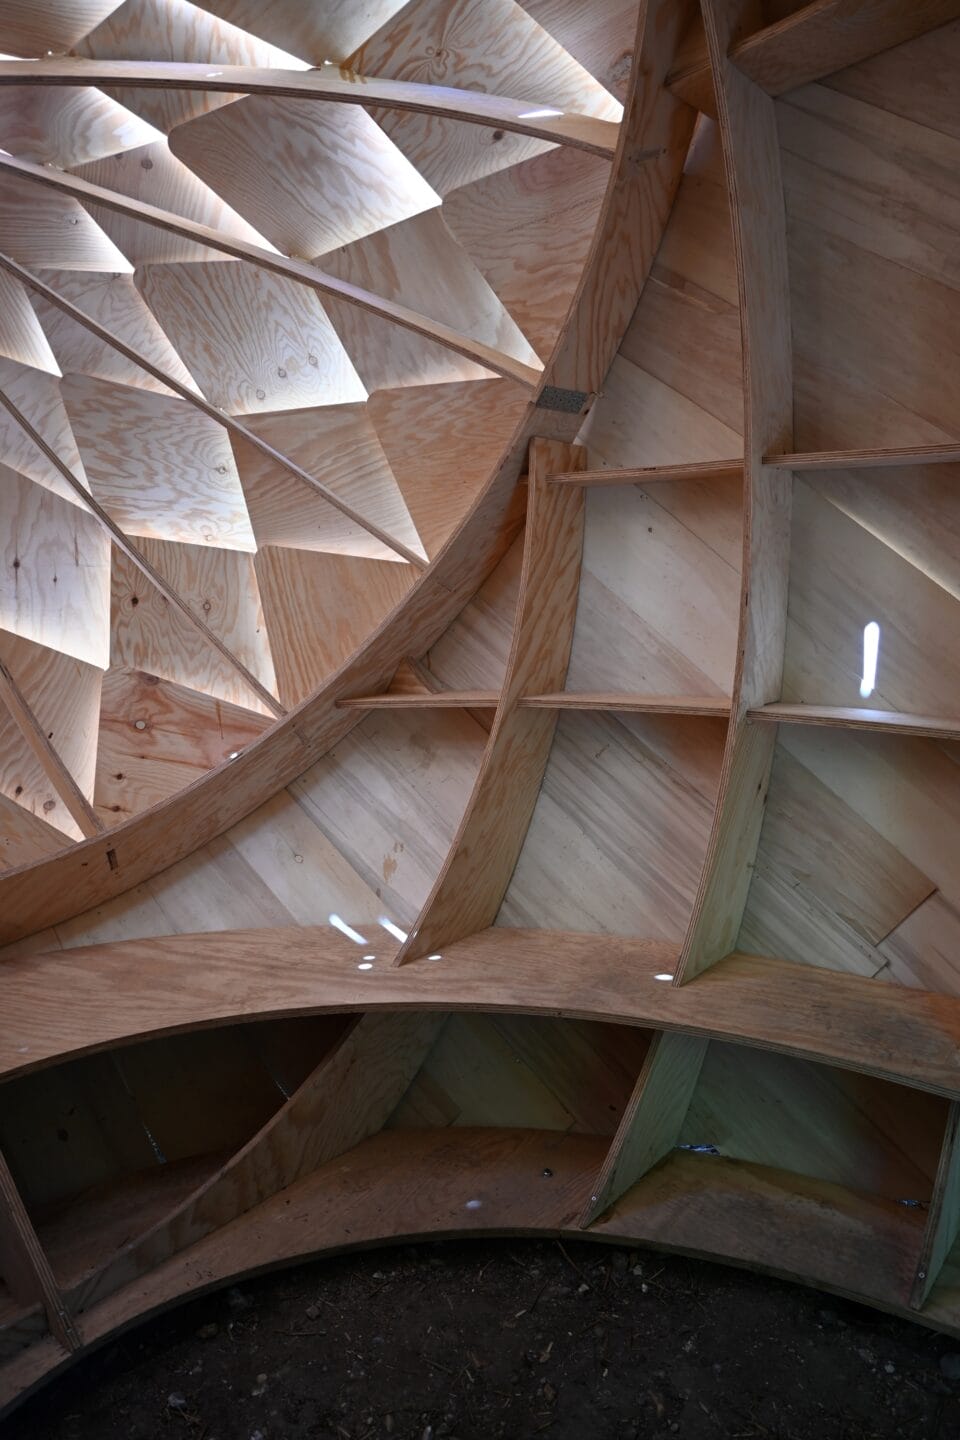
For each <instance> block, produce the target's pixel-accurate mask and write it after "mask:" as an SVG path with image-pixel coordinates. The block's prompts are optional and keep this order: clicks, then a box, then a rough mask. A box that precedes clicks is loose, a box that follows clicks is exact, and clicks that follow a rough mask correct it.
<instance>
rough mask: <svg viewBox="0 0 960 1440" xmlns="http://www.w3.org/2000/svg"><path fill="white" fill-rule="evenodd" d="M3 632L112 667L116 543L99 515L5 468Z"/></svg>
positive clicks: (0, 531) (0, 477)
mask: <svg viewBox="0 0 960 1440" xmlns="http://www.w3.org/2000/svg"><path fill="white" fill-rule="evenodd" d="M0 481H2V483H0V557H2V565H0V630H7V631H9V632H10V633H11V634H13V635H19V636H20V637H21V638H22V639H24V640H30V641H33V642H34V643H35V644H37V645H44V646H46V647H47V649H50V650H59V651H62V652H63V653H64V654H65V655H72V656H73V657H74V659H76V660H82V661H84V662H85V663H86V664H88V665H95V666H98V667H99V668H100V669H102V670H105V669H106V667H107V665H108V663H109V634H110V632H109V616H110V599H109V596H110V543H109V541H108V539H107V537H106V535H105V534H104V532H103V530H102V529H101V527H100V525H99V524H98V523H97V521H96V520H95V519H94V518H93V516H92V515H87V514H85V513H84V511H83V510H81V509H79V508H78V507H77V506H76V505H68V504H67V502H66V501H65V500H61V499H60V498H59V497H58V496H56V495H52V494H51V493H50V491H49V490H44V489H42V488H41V486H39V485H35V484H34V483H33V482H32V481H30V480H27V479H25V478H24V476H22V475H18V474H17V473H16V472H15V471H13V470H7V469H6V468H2V469H0Z"/></svg>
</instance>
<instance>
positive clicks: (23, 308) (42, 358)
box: [0, 270, 60, 375]
mask: <svg viewBox="0 0 960 1440" xmlns="http://www.w3.org/2000/svg"><path fill="white" fill-rule="evenodd" d="M0 355H2V356H5V357H6V358H7V359H9V360H13V361H14V362H15V363H16V364H17V365H28V366H30V367H31V368H32V369H34V370H44V371H46V373H47V374H48V375H59V374H60V369H59V366H58V365H57V361H56V359H55V357H54V354H53V351H52V350H51V349H50V342H49V339H48V337H47V336H46V335H45V334H44V333H43V330H42V328H41V326H40V322H39V321H38V319H37V317H36V314H35V313H34V310H33V307H32V306H31V304H30V297H29V294H28V292H27V290H26V289H25V288H24V286H23V285H22V284H21V283H20V281H19V280H17V279H16V278H15V277H14V276H13V275H10V274H9V273H8V272H7V271H6V270H4V271H2V272H0Z"/></svg>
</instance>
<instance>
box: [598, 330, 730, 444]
mask: <svg viewBox="0 0 960 1440" xmlns="http://www.w3.org/2000/svg"><path fill="white" fill-rule="evenodd" d="M581 439H582V440H583V442H584V444H586V446H587V447H588V449H589V452H590V464H591V466H592V467H596V468H598V469H599V468H600V467H612V468H618V467H620V466H624V467H626V466H635V465H674V464H680V463H682V462H684V461H691V460H730V459H733V458H735V457H736V456H738V455H740V454H742V453H743V438H742V435H741V432H740V430H739V429H737V430H733V429H731V427H730V426H729V425H724V424H723V422H722V421H720V420H717V419H716V417H715V416H713V415H711V414H709V413H708V412H707V411H706V410H703V409H701V408H700V406H699V405H696V404H694V402H693V401H692V400H688V399H687V398H686V397H685V396H683V395H681V394H680V393H679V392H678V391H676V390H671V389H670V387H669V386H668V385H664V384H663V382H662V381H660V380H657V379H656V378H655V377H654V376H652V375H650V374H648V372H647V371H646V370H641V369H640V368H639V366H637V365H634V364H633V363H632V362H631V361H630V360H627V359H625V357H624V356H622V355H617V357H616V359H615V360H614V362H613V364H612V365H611V367H610V370H609V372H608V374H607V377H606V379H605V380H604V382H603V395H602V396H601V397H600V399H599V400H598V401H597V403H596V405H595V406H594V407H593V409H592V410H591V412H590V414H589V416H588V417H587V421H586V424H585V425H584V427H583V431H582V432H581Z"/></svg>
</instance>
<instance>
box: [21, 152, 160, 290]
mask: <svg viewBox="0 0 960 1440" xmlns="http://www.w3.org/2000/svg"><path fill="white" fill-rule="evenodd" d="M0 250H2V251H3V252H4V253H5V254H7V255H11V256H13V258H14V259H15V260H21V261H23V263H24V264H26V265H33V266H35V267H36V269H38V270H95V271H101V270H102V271H108V272H110V273H112V274H118V275H119V274H127V275H129V274H130V273H131V271H132V269H133V266H132V265H131V264H130V262H129V261H128V260H127V259H126V258H125V257H124V256H123V255H122V254H121V253H120V251H119V250H118V249H117V247H116V245H114V243H113V241H112V240H111V239H110V238H109V236H108V235H107V234H106V232H105V231H103V230H101V228H100V226H99V225H98V224H97V223H96V221H95V220H94V219H93V218H92V216H91V215H90V214H89V213H88V212H87V211H86V210H85V209H84V208H83V206H82V205H80V204H79V203H78V202H77V201H76V200H74V199H72V198H71V197H70V196H68V195H52V194H51V195H46V194H44V193H43V191H41V190H38V188H37V186H35V185H30V184H27V183H25V182H24V181H23V180H22V179H21V178H20V177H18V176H15V175H12V174H10V173H9V172H7V173H5V174H4V175H3V177H2V178H0Z"/></svg>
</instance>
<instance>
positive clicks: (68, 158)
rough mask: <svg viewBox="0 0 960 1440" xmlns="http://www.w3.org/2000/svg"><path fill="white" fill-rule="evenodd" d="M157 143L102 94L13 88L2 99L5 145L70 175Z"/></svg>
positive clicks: (0, 131)
mask: <svg viewBox="0 0 960 1440" xmlns="http://www.w3.org/2000/svg"><path fill="white" fill-rule="evenodd" d="M156 138H157V135H156V131H155V130H154V129H153V127H152V126H150V125H147V124H145V123H144V121H142V120H140V119H139V118H138V117H137V116H136V115H133V114H131V112H130V111H129V110H126V109H125V108H124V107H123V105H120V104H118V102H117V101H116V100H112V99H111V98H110V97H109V95H104V93H103V92H102V91H101V90H95V89H90V88H86V87H84V88H81V87H80V86H69V87H65V86H60V85H58V86H56V87H54V88H45V87H43V86H37V85H10V86H6V87H5V88H4V90H3V93H2V94H0V146H2V147H3V149H4V150H8V151H9V152H10V154H11V155H20V156H22V158H23V159H24V160H35V161H36V162H37V163H38V164H40V165H56V166H58V167H59V169H61V170H70V169H72V168H73V166H74V165H85V164H88V163H89V162H90V161H92V160H102V159H103V158H104V157H105V156H107V155H116V154H118V153H119V151H121V150H130V149H132V148H133V147H134V146H139V145H149V144H151V143H152V142H153V141H154V140H156Z"/></svg>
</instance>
